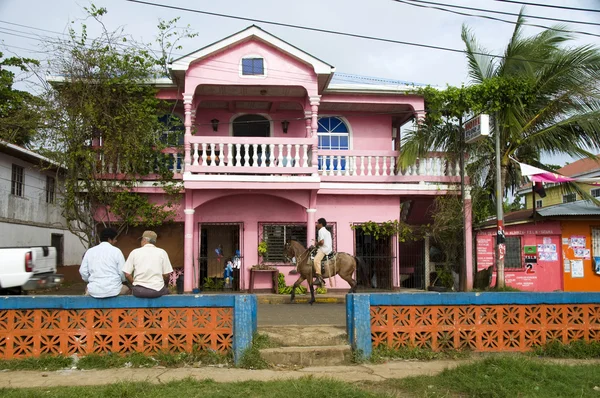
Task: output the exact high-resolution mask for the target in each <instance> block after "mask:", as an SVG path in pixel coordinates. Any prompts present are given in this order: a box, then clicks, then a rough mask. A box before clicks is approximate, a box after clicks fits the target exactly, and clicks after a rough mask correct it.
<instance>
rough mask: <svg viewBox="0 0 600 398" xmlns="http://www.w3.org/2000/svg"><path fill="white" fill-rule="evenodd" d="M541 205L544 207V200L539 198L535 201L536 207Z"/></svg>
mask: <svg viewBox="0 0 600 398" xmlns="http://www.w3.org/2000/svg"><path fill="white" fill-rule="evenodd" d="M541 207H544V201H543V200H542V199H538V200H536V201H535V208H536V209H539V208H541Z"/></svg>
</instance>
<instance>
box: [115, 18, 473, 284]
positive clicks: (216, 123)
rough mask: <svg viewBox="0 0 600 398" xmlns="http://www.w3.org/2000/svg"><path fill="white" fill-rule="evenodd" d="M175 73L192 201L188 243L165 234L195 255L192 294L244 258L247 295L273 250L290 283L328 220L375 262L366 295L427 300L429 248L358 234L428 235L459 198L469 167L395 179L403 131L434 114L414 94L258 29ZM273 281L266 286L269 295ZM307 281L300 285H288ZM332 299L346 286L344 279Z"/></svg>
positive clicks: (418, 170)
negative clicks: (297, 247)
mask: <svg viewBox="0 0 600 398" xmlns="http://www.w3.org/2000/svg"><path fill="white" fill-rule="evenodd" d="M170 67H171V78H170V79H163V80H161V81H160V82H157V87H158V88H159V89H160V91H159V96H160V97H161V98H162V99H165V100H168V101H171V102H172V104H173V107H174V109H175V110H176V113H179V115H180V116H181V117H182V119H183V120H184V126H185V131H184V132H182V133H183V140H182V142H183V144H184V145H183V146H184V154H183V156H181V157H177V156H178V155H177V154H174V156H175V157H176V161H175V171H176V176H177V178H181V179H182V181H183V185H184V188H185V193H184V199H183V201H182V204H181V210H182V211H181V214H180V215H179V216H178V217H177V220H176V222H177V223H178V224H176V225H178V226H179V227H181V229H180V230H179V231H180V232H179V233H172V231H173V226H168V227H167V226H166V227H164V228H169V231H170V232H169V233H166V232H165V233H164V234H163V235H164V236H165V238H164V239H162V241H160V239H161V238H160V235H161V229H160V228H159V229H157V232H158V234H159V241H160V242H159V245H160V244H162V245H163V246H165V247H169V248H177V249H173V250H175V251H176V250H180V249H181V247H183V255H182V256H180V255H179V254H176V253H174V254H173V256H174V257H175V261H173V262H174V265H175V266H178V265H179V266H180V265H183V269H184V281H185V283H184V290H185V291H186V292H189V291H192V289H194V288H196V287H198V286H199V284H201V283H202V281H203V280H204V278H205V277H219V276H222V274H223V267H224V266H225V263H226V261H227V260H228V259H229V258H231V257H232V256H233V255H234V254H235V253H236V251H239V254H240V256H241V272H240V276H239V280H238V281H237V282H238V283H239V286H240V288H241V289H242V290H245V289H248V287H249V273H250V268H251V267H252V266H253V265H255V264H257V263H259V262H260V259H259V258H258V253H257V246H258V244H259V242H261V241H263V240H264V241H266V242H267V244H268V253H267V255H266V256H265V257H264V259H263V260H264V261H265V262H266V263H269V264H273V265H275V266H277V267H279V269H280V272H282V273H284V274H285V275H288V274H289V271H291V270H292V269H294V266H293V265H291V264H289V263H285V261H284V258H283V253H282V251H283V245H284V243H285V241H286V240H287V239H290V238H293V239H296V240H299V241H301V242H302V243H304V244H306V243H307V242H308V243H309V244H310V243H312V242H313V241H314V239H315V233H316V231H315V221H316V220H317V219H318V218H320V217H324V218H326V219H327V221H328V223H329V225H330V226H331V229H332V231H333V241H334V249H335V250H336V251H344V252H348V253H351V254H354V255H359V256H361V257H362V258H363V260H364V261H365V263H366V264H367V268H365V270H363V271H362V272H359V273H358V275H357V279H358V282H359V286H363V287H369V288H374V287H376V288H379V289H394V288H400V287H413V288H421V289H423V288H425V285H426V284H427V280H428V274H429V269H428V264H427V263H428V261H427V260H426V258H427V257H428V256H427V255H426V254H427V253H428V242H427V239H425V241H420V242H415V243H406V244H400V243H399V242H398V241H397V240H396V239H395V238H393V237H391V238H382V239H379V240H377V241H376V240H374V239H373V238H372V237H370V236H365V235H364V234H363V233H362V232H361V231H360V230H356V229H353V228H352V225H355V224H359V223H362V222H366V221H375V222H385V221H390V220H397V219H403V220H404V221H406V222H409V223H411V224H420V223H424V222H427V213H428V210H429V208H430V205H431V203H432V201H433V199H434V198H435V196H436V195H447V194H459V193H460V184H459V181H460V178H459V170H458V165H457V164H456V163H454V162H448V161H447V159H446V158H445V156H444V154H440V153H432V154H431V155H430V156H429V157H427V158H425V159H420V161H419V162H418V164H416V165H415V166H413V167H410V168H408V169H407V170H405V171H401V172H399V171H397V170H396V161H397V157H398V155H399V149H400V138H401V137H400V132H401V128H402V126H403V125H405V124H406V123H409V122H411V121H412V120H414V119H415V118H418V117H419V116H422V115H423V112H424V103H423V98H422V97H420V96H417V95H414V94H411V90H414V87H412V86H408V85H393V86H390V85H383V84H379V83H378V82H376V81H370V80H365V81H364V83H357V82H356V80H351V81H344V80H349V79H346V78H345V77H336V78H334V72H335V68H334V67H333V66H331V65H329V64H328V63H326V62H324V61H322V60H320V59H318V58H316V57H314V56H312V55H310V54H308V53H306V52H304V51H302V50H300V49H298V48H296V47H294V46H293V45H291V44H289V43H287V42H285V41H283V40H281V39H279V38H277V37H275V36H273V35H271V34H269V33H267V32H266V31H264V30H262V29H260V28H258V27H256V26H251V27H249V28H247V29H245V30H243V31H241V32H239V33H236V34H234V35H232V36H229V37H227V38H225V39H223V40H221V41H219V42H216V43H213V44H211V45H208V46H206V47H204V48H201V49H200V50H198V51H195V52H193V53H191V54H189V55H186V56H184V57H182V58H179V59H177V60H175V61H173V62H172V64H171V65H170ZM145 192H146V193H148V194H150V195H156V196H157V197H158V196H160V195H161V193H160V192H159V191H158V190H156V191H153V190H152V188H148V189H146V190H145ZM469 224H470V221H469ZM467 231H469V235H470V231H471V228H470V225H468V226H467ZM470 241H471V239H470V236H468V239H467V243H468V245H469V248H468V250H470V246H471V245H470ZM125 254H127V253H125ZM178 261H181V262H182V263H183V264H178ZM467 266H468V269H471V260H470V259H469V261H468V264H467ZM468 274H470V272H468ZM263 276H264V280H263V279H261V278H258V279H257V281H256V285H257V286H256V287H257V288H261V287H262V288H267V287H268V286H269V283H270V281H269V280H268V277H267V275H263ZM295 278H296V276H293V275H288V276H287V277H286V279H287V282H288V284H289V283H291V282H292V281H294V280H295ZM330 288H337V289H347V288H348V286H347V284H346V283H345V282H344V281H342V280H341V279H336V280H335V283H334V286H331V287H330Z"/></svg>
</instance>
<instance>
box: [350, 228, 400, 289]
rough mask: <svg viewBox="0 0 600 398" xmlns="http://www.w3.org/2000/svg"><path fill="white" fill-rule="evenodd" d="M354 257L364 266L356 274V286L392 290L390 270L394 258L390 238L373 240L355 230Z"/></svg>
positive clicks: (370, 236)
mask: <svg viewBox="0 0 600 398" xmlns="http://www.w3.org/2000/svg"><path fill="white" fill-rule="evenodd" d="M354 240H355V244H356V248H355V253H356V257H360V259H361V260H362V261H363V263H364V265H363V266H362V267H359V269H358V270H357V272H356V282H357V283H358V286H359V287H361V288H365V289H383V290H391V289H392V282H393V281H392V268H393V266H394V262H395V259H396V258H395V256H394V254H393V250H392V238H391V237H390V236H380V237H379V239H375V237H374V236H372V235H366V234H365V233H364V232H363V230H362V229H360V228H357V229H356V230H355V234H354Z"/></svg>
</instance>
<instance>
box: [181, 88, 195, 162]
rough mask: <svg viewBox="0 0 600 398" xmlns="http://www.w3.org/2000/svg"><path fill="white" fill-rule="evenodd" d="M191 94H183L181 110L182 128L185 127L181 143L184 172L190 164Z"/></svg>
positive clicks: (192, 96)
mask: <svg viewBox="0 0 600 398" xmlns="http://www.w3.org/2000/svg"><path fill="white" fill-rule="evenodd" d="M193 98H194V95H193V94H183V110H184V113H185V118H184V121H183V126H184V127H185V136H184V141H183V149H184V150H185V156H184V158H183V162H184V163H185V171H186V172H187V171H188V170H189V166H191V164H192V156H191V146H190V138H191V137H192V99H193Z"/></svg>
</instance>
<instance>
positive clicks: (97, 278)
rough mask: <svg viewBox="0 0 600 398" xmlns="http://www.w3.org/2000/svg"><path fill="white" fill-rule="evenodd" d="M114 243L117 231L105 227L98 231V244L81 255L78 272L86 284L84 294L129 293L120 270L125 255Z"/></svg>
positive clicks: (116, 294) (108, 294)
mask: <svg viewBox="0 0 600 398" xmlns="http://www.w3.org/2000/svg"><path fill="white" fill-rule="evenodd" d="M115 243H117V231H115V230H114V229H112V228H106V229H105V230H104V231H102V232H101V233H100V244H99V245H97V246H94V247H92V248H91V249H89V250H88V251H87V252H86V253H85V255H84V256H83V260H82V261H81V267H80V268H79V273H80V274H81V278H82V279H83V280H84V282H87V284H88V285H87V287H86V289H85V294H86V296H92V297H95V298H106V297H114V296H118V295H121V294H128V293H129V288H128V287H127V286H125V285H124V284H123V282H125V276H124V275H123V272H121V269H122V268H123V264H125V257H123V253H122V252H121V250H120V249H118V248H116V247H115V246H114V245H115Z"/></svg>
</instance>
